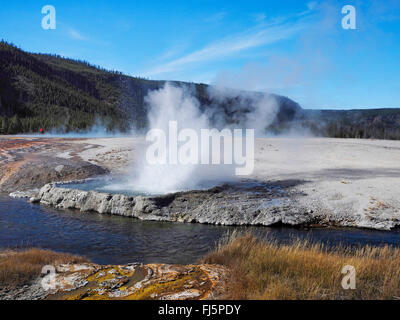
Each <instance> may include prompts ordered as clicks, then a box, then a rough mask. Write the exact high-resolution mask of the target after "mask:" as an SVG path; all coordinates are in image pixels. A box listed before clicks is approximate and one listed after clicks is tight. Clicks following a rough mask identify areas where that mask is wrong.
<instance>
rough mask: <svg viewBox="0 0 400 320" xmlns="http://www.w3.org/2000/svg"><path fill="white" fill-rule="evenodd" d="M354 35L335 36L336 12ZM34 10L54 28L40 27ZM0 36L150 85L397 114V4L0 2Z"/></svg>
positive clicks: (367, 0)
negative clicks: (193, 86)
mask: <svg viewBox="0 0 400 320" xmlns="http://www.w3.org/2000/svg"><path fill="white" fill-rule="evenodd" d="M348 4H349V5H353V6H354V7H355V8H356V18H357V29H356V30H344V29H343V28H342V25H341V20H342V18H343V17H344V15H343V14H342V13H341V9H342V7H343V6H344V5H348ZM44 5H53V6H54V7H55V8H56V19H57V27H56V30H43V29H42V27H41V20H42V18H43V17H44V15H43V14H42V13H41V9H42V7H43V6H44ZM0 38H3V39H5V40H7V41H10V42H13V43H14V44H16V45H18V46H19V47H21V48H22V49H24V50H27V51H31V52H41V53H56V54H60V55H62V56H66V57H71V58H77V59H84V60H87V61H89V62H90V63H93V64H96V65H101V66H103V67H105V68H107V69H114V70H119V71H122V72H123V73H125V74H128V75H133V76H135V75H137V76H144V77H147V78H150V79H163V80H165V79H170V80H182V81H192V82H203V83H214V84H220V85H224V86H230V87H237V88H241V89H248V90H266V91H268V92H273V93H279V94H283V95H286V96H289V97H290V98H292V99H294V100H296V101H298V102H299V103H300V104H301V105H302V106H303V107H305V108H323V109H349V108H373V107H400V41H399V40H400V1H398V0H385V1H383V0H375V1H372V0H363V1H361V0H358V1H356V0H347V1H336V0H335V1H334V0H332V1H329V0H328V1H301V0H286V1H285V0H281V1H268V0H261V1H255V0H254V1H251V0H250V1H249V0H248V1H216V0H213V1H209V0H201V1H199V0H197V1H191V0H186V1H175V0H169V1H135V0H131V1H118V0H115V1H102V0H97V1H89V0H86V1H82V0H81V1H75V0H69V1H61V0H48V1H46V2H45V1H38V0H36V1H32V0H30V1H29V0H25V1H20V0H15V1H8V2H7V3H5V2H3V3H2V4H1V7H0Z"/></svg>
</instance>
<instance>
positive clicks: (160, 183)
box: [133, 83, 233, 193]
mask: <svg viewBox="0 0 400 320" xmlns="http://www.w3.org/2000/svg"><path fill="white" fill-rule="evenodd" d="M145 101H146V103H147V105H148V106H149V115H148V118H149V129H161V130H163V131H164V132H166V133H168V129H169V123H170V121H176V122H177V125H178V131H179V130H182V129H186V128H190V129H192V130H195V131H196V132H197V133H198V135H199V136H200V130H201V129H208V128H210V124H209V120H208V118H207V116H206V115H205V114H203V113H201V111H200V104H199V102H198V100H197V99H196V98H195V97H194V95H193V94H192V92H191V89H190V88H188V87H177V86H174V85H173V84H171V83H166V84H165V86H164V87H163V88H161V89H159V90H154V91H152V92H150V93H149V94H148V95H147V97H146V99H145ZM167 141H168V139H167ZM169 148H170V146H169V144H168V143H167V149H169ZM200 152H201V151H200ZM144 154H145V151H143V159H142V161H141V162H140V163H139V165H138V166H136V168H135V176H136V178H135V179H134V183H133V184H134V186H133V187H134V188H135V189H137V190H141V191H145V192H150V193H166V192H176V191H181V190H189V189H195V188H199V187H200V188H201V187H209V186H211V185H215V184H216V182H221V181H227V180H231V179H232V178H233V174H232V172H233V171H232V169H233V168H232V167H231V166H227V165H219V166H215V165H201V164H184V165H183V164H169V163H167V164H157V165H154V164H148V163H147V161H146V159H145V157H144ZM199 157H201V154H199Z"/></svg>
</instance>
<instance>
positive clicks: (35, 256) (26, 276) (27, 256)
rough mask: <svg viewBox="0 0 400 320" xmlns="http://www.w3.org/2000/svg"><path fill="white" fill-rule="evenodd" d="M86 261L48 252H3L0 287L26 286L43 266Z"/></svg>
mask: <svg viewBox="0 0 400 320" xmlns="http://www.w3.org/2000/svg"><path fill="white" fill-rule="evenodd" d="M86 261H87V260H86V259H85V258H83V257H78V256H73V255H70V254H66V253H57V252H54V251H50V250H41V249H29V250H25V251H11V250H9V251H3V252H0V287H3V286H10V287H16V286H19V285H23V284H26V283H28V282H29V281H31V280H33V279H35V278H36V277H38V276H39V275H40V272H41V271H42V268H43V266H45V265H57V264H61V263H81V262H86Z"/></svg>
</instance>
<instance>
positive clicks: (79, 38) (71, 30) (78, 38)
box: [68, 28, 87, 40]
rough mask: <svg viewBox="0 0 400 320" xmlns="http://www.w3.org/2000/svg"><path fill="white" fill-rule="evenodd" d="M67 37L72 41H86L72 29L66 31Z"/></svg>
mask: <svg viewBox="0 0 400 320" xmlns="http://www.w3.org/2000/svg"><path fill="white" fill-rule="evenodd" d="M68 36H69V37H70V38H72V39H74V40H87V38H86V37H85V36H83V35H82V34H80V33H79V32H78V31H77V30H75V29H72V28H70V29H69V30H68Z"/></svg>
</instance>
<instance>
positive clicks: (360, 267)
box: [204, 234, 400, 299]
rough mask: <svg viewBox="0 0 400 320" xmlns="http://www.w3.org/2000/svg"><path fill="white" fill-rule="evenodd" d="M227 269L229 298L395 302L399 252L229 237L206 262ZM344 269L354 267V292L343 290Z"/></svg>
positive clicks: (399, 285)
mask: <svg viewBox="0 0 400 320" xmlns="http://www.w3.org/2000/svg"><path fill="white" fill-rule="evenodd" d="M204 260H205V262H206V263H214V264H221V265H224V266H226V267H228V268H229V269H230V271H231V273H230V279H229V280H228V283H227V286H228V290H227V297H226V298H229V299H397V297H399V296H400V267H399V266H400V249H396V248H391V247H387V246H386V247H371V246H365V247H362V248H358V249H350V248H345V247H337V248H333V249H329V250H328V249H327V248H326V247H324V246H323V245H321V244H310V243H307V242H300V241H297V242H295V243H293V244H290V245H282V244H278V243H277V242H276V241H274V240H265V241H263V240H260V239H257V238H256V237H255V236H253V235H251V234H246V235H240V236H238V235H237V234H234V235H232V236H231V237H230V238H229V239H227V240H225V241H224V242H223V243H221V244H220V245H219V246H218V248H217V249H216V250H215V251H214V252H212V253H210V254H209V255H208V256H207V257H206V258H205V259H204ZM346 265H351V266H354V267H355V270H356V289H354V290H352V289H349V290H344V289H343V288H342V285H341V282H342V279H343V277H344V274H342V273H341V271H342V268H343V267H344V266H346Z"/></svg>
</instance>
